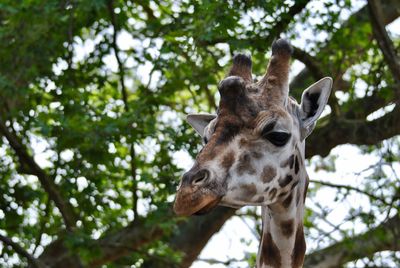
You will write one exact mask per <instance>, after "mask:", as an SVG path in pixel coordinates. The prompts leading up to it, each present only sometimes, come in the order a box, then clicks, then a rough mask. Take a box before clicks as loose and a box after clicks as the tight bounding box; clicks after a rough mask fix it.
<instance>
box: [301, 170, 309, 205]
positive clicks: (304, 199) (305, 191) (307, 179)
mask: <svg viewBox="0 0 400 268" xmlns="http://www.w3.org/2000/svg"><path fill="white" fill-rule="evenodd" d="M309 181H310V179H309V178H308V176H307V177H306V185H304V193H303V203H305V202H306V196H307V189H308V182H309Z"/></svg>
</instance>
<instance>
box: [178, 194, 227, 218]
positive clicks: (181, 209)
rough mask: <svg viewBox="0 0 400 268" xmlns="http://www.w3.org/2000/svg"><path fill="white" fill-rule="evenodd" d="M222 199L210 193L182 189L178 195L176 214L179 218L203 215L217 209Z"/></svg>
mask: <svg viewBox="0 0 400 268" xmlns="http://www.w3.org/2000/svg"><path fill="white" fill-rule="evenodd" d="M221 198H222V197H219V196H217V195H215V194H213V193H210V192H208V191H207V192H206V193H205V192H204V191H196V192H193V191H192V190H191V189H180V190H179V191H178V193H177V195H176V199H175V203H174V212H175V213H176V214H177V215H178V216H191V215H203V214H206V213H208V212H210V211H211V210H212V209H213V208H215V207H216V206H217V205H218V204H219V202H220V201H221Z"/></svg>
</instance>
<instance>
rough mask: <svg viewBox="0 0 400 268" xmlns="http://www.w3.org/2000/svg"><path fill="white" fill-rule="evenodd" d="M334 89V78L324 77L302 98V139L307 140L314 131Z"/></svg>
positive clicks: (308, 89) (305, 92)
mask: <svg viewBox="0 0 400 268" xmlns="http://www.w3.org/2000/svg"><path fill="white" fill-rule="evenodd" d="M331 88H332V78H330V77H324V78H322V79H321V80H319V81H318V82H316V83H314V84H312V85H311V86H310V87H309V88H307V89H306V90H304V92H303V95H302V96H301V113H300V114H301V123H302V129H301V138H302V139H305V138H306V137H307V136H308V135H309V134H310V133H311V131H312V130H313V129H314V126H315V122H316V121H317V119H318V118H319V117H320V115H321V113H322V111H323V110H324V108H325V105H326V103H327V102H328V98H329V95H330V93H331Z"/></svg>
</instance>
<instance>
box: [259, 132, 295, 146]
mask: <svg viewBox="0 0 400 268" xmlns="http://www.w3.org/2000/svg"><path fill="white" fill-rule="evenodd" d="M265 138H266V139H268V140H269V141H270V142H271V143H272V144H274V145H276V146H279V147H281V146H284V145H285V144H286V143H287V142H288V141H289V139H290V134H289V133H286V132H278V131H275V132H270V133H267V134H266V135H265Z"/></svg>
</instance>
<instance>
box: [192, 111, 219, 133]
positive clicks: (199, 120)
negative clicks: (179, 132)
mask: <svg viewBox="0 0 400 268" xmlns="http://www.w3.org/2000/svg"><path fill="white" fill-rule="evenodd" d="M216 117H217V115H215V114H189V115H188V116H186V120H187V121H188V123H189V124H190V125H191V126H192V127H193V128H194V129H195V130H196V132H197V133H199V134H200V136H201V137H204V129H205V128H206V126H207V125H208V124H209V123H210V121H211V120H213V119H215V118H216Z"/></svg>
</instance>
